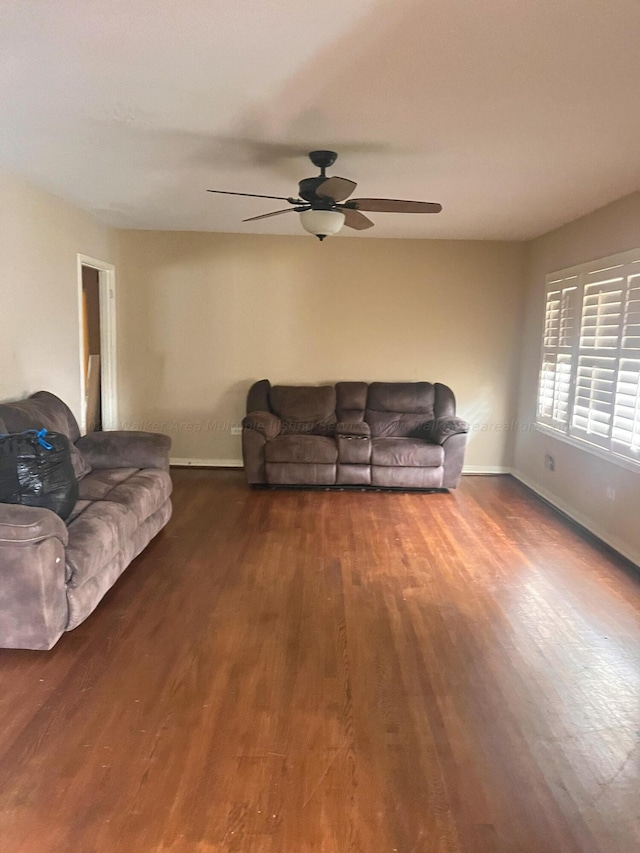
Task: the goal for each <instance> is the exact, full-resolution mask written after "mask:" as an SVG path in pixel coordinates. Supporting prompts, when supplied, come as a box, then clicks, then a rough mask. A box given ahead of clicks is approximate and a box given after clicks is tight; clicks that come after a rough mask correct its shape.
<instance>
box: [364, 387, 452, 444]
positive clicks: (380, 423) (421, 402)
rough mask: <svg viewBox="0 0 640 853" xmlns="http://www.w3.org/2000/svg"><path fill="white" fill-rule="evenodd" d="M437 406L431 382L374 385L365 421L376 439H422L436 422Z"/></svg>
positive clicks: (370, 389) (370, 393)
mask: <svg viewBox="0 0 640 853" xmlns="http://www.w3.org/2000/svg"><path fill="white" fill-rule="evenodd" d="M434 405H435V389H434V387H433V385H432V384H431V383H430V382H372V383H371V385H369V393H368V396H367V409H366V412H365V421H366V422H367V423H368V424H369V426H370V427H371V435H372V437H373V438H381V437H384V438H391V437H397V438H419V437H423V436H426V432H427V424H429V423H430V422H431V421H432V420H433V419H434Z"/></svg>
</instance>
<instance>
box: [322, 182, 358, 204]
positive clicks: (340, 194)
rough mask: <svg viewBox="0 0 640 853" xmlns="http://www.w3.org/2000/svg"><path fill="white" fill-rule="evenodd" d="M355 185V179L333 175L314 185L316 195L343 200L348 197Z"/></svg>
mask: <svg viewBox="0 0 640 853" xmlns="http://www.w3.org/2000/svg"><path fill="white" fill-rule="evenodd" d="M357 186H358V185H357V184H356V182H355V181H350V180H348V178H338V177H335V176H334V177H332V178H327V180H326V181H324V182H323V183H321V184H320V186H318V187H316V195H321V196H324V197H325V198H330V199H332V200H333V201H344V200H345V198H349V196H350V195H351V193H352V192H353V191H354V190H355V188H356V187H357Z"/></svg>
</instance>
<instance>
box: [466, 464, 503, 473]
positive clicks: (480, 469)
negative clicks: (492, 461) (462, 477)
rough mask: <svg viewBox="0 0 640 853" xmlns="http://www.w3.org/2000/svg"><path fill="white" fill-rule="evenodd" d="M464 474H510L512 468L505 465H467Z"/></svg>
mask: <svg viewBox="0 0 640 853" xmlns="http://www.w3.org/2000/svg"><path fill="white" fill-rule="evenodd" d="M462 473H463V474H510V473H511V468H508V467H506V466H504V465H465V466H464V467H463V469H462Z"/></svg>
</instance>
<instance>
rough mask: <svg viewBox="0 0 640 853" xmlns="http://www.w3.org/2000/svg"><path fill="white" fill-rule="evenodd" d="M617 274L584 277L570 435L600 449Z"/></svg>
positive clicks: (618, 310)
mask: <svg viewBox="0 0 640 853" xmlns="http://www.w3.org/2000/svg"><path fill="white" fill-rule="evenodd" d="M612 272H616V273H618V274H617V275H611V273H612ZM619 273H620V270H619V269H616V270H615V271H614V270H611V269H607V270H604V271H602V272H599V271H598V272H593V273H589V274H587V275H585V279H586V282H585V283H584V291H583V300H582V318H581V323H580V341H579V346H578V371H577V375H576V382H575V394H574V403H573V418H572V423H571V430H570V432H571V434H572V435H576V436H577V437H579V438H584V439H585V440H587V441H590V442H592V443H593V444H599V445H600V446H601V447H608V446H609V439H610V438H611V426H612V423H613V403H614V397H615V391H616V374H617V369H618V359H617V356H618V347H619V343H620V325H621V323H622V312H623V297H624V293H623V291H624V286H625V285H624V279H623V277H622V276H621V275H620V274H619Z"/></svg>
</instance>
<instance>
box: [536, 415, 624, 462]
mask: <svg viewBox="0 0 640 853" xmlns="http://www.w3.org/2000/svg"><path fill="white" fill-rule="evenodd" d="M535 426H536V430H537V431H538V432H542V433H544V434H545V435H548V436H551V437H552V438H556V439H557V440H558V441H561V442H563V443H564V444H570V445H571V446H572V447H577V448H578V449H579V450H583V451H584V452H585V453H588V454H589V455H590V456H598V457H599V458H600V459H604V460H605V461H606V462H611V463H612V464H613V465H617V466H618V467H620V468H626V469H627V471H633V472H634V473H635V474H640V460H638V461H637V462H636V461H635V460H633V459H628V458H627V457H626V456H620V455H619V454H618V453H614V452H613V451H611V450H606V449H605V448H604V447H598V445H597V444H590V443H589V442H588V441H585V440H583V439H581V438H575V437H574V436H572V435H566V434H565V433H564V432H560V431H559V430H557V429H554V428H553V427H550V426H548V425H547V424H539V423H536V425H535Z"/></svg>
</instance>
